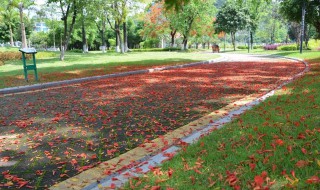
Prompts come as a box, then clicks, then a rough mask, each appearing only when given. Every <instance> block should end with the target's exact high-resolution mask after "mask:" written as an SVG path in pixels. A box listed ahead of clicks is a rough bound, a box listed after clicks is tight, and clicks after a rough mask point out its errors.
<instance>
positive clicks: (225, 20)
mask: <svg viewBox="0 0 320 190" xmlns="http://www.w3.org/2000/svg"><path fill="white" fill-rule="evenodd" d="M250 22H251V20H250V15H249V12H248V10H247V9H245V8H241V7H239V6H237V5H236V4H235V3H226V4H225V5H224V6H223V7H221V9H220V10H219V12H218V14H217V20H216V22H215V28H216V31H217V32H226V33H230V35H231V41H232V45H233V49H234V51H235V50H236V39H235V34H236V32H237V31H239V30H242V29H245V28H246V27H249V24H250Z"/></svg>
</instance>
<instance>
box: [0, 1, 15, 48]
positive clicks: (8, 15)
mask: <svg viewBox="0 0 320 190" xmlns="http://www.w3.org/2000/svg"><path fill="white" fill-rule="evenodd" d="M0 16H1V18H2V20H3V21H2V22H3V23H4V24H5V25H6V26H8V29H9V35H10V45H11V47H12V46H14V44H13V43H14V42H13V28H14V27H15V20H17V19H18V13H17V12H16V11H15V10H14V9H13V8H12V7H10V6H8V5H4V7H3V10H1V11H0Z"/></svg>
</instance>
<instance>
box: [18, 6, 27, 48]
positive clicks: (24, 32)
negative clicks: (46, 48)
mask: <svg viewBox="0 0 320 190" xmlns="http://www.w3.org/2000/svg"><path fill="white" fill-rule="evenodd" d="M19 13H20V24H21V41H22V48H27V37H26V29H25V26H24V22H23V3H21V2H20V3H19Z"/></svg>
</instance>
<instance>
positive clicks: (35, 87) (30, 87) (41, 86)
mask: <svg viewBox="0 0 320 190" xmlns="http://www.w3.org/2000/svg"><path fill="white" fill-rule="evenodd" d="M224 60H225V57H223V56H222V57H220V58H217V59H212V60H208V61H199V62H194V63H188V64H183V65H174V66H165V67H157V68H154V69H142V70H136V71H128V72H122V73H114V74H107V75H101V76H93V77H84V78H78V79H71V80H63V81H57V82H48V83H41V84H34V85H28V86H18V87H12V88H4V89H0V95H4V94H13V93H19V92H27V91H32V90H41V89H47V88H51V87H59V86H63V85H72V84H77V83H82V82H90V81H94V80H100V79H107V78H113V77H123V76H129V75H136V74H144V73H152V72H155V71H163V70H169V69H177V68H184V67H192V66H196V65H202V64H212V63H218V62H222V61H224Z"/></svg>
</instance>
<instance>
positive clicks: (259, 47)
mask: <svg viewBox="0 0 320 190" xmlns="http://www.w3.org/2000/svg"><path fill="white" fill-rule="evenodd" d="M253 49H263V46H253Z"/></svg>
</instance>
